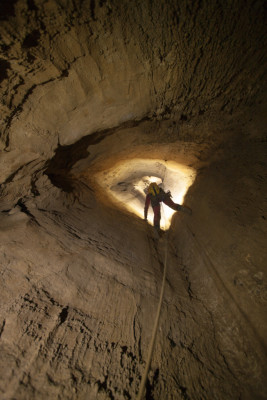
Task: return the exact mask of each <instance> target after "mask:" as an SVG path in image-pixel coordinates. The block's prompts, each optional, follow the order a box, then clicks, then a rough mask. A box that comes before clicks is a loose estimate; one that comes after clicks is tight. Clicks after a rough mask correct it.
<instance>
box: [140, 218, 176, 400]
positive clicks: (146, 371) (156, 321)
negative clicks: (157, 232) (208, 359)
mask: <svg viewBox="0 0 267 400" xmlns="http://www.w3.org/2000/svg"><path fill="white" fill-rule="evenodd" d="M163 212H164V211H163ZM167 235H168V234H167V233H166V234H165V255H164V270H163V277H162V284H161V291H160V298H159V303H158V309H157V313H156V317H155V322H154V327H153V331H152V337H151V340H150V344H149V348H148V357H147V362H146V368H145V370H144V373H143V376H142V380H141V384H140V388H139V392H138V395H137V398H136V400H142V398H143V394H144V390H145V385H146V381H147V376H148V372H149V368H150V363H151V359H152V353H153V350H154V344H155V339H156V334H157V330H158V325H159V317H160V311H161V306H162V301H163V294H164V288H165V282H166V272H167V255H168V240H167Z"/></svg>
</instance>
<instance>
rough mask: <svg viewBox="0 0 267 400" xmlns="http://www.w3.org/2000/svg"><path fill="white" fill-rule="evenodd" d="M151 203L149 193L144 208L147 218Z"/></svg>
mask: <svg viewBox="0 0 267 400" xmlns="http://www.w3.org/2000/svg"><path fill="white" fill-rule="evenodd" d="M149 204H150V195H149V194H147V195H146V202H145V208H144V218H145V219H147V211H148V207H149Z"/></svg>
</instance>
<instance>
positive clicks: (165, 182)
mask: <svg viewBox="0 0 267 400" xmlns="http://www.w3.org/2000/svg"><path fill="white" fill-rule="evenodd" d="M195 176H196V172H195V170H194V169H193V168H190V167H187V166H185V165H182V164H178V163H176V162H174V161H163V160H150V159H132V160H130V161H124V162H120V163H118V164H117V165H115V166H114V167H113V168H111V169H109V170H106V171H102V172H100V173H98V174H97V175H96V181H97V183H98V184H99V185H100V186H101V187H102V188H103V189H104V190H105V191H106V193H107V195H108V196H109V198H110V199H111V200H112V201H113V202H114V203H116V204H117V205H118V206H119V207H123V208H126V209H127V210H129V211H130V212H133V213H134V214H136V215H138V216H139V217H140V218H144V206H145V198H146V189H147V187H148V185H149V183H150V182H156V183H157V184H158V185H159V186H160V187H162V189H163V190H165V191H168V190H170V191H171V194H172V200H173V201H174V202H175V203H178V204H183V200H184V197H185V195H186V192H187V190H188V188H189V187H190V186H191V185H192V183H193V182H194V180H195ZM174 212H175V211H173V210H172V209H171V208H169V207H168V206H167V205H165V204H164V203H161V228H162V229H164V230H166V229H168V228H169V226H170V224H171V218H172V215H173V214H174ZM153 217H154V214H153V210H152V207H151V206H150V207H149V210H148V222H149V223H150V224H152V225H153Z"/></svg>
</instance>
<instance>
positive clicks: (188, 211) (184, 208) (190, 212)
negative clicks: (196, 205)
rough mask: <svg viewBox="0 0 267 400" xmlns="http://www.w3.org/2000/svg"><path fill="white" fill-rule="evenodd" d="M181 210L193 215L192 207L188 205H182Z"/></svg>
mask: <svg viewBox="0 0 267 400" xmlns="http://www.w3.org/2000/svg"><path fill="white" fill-rule="evenodd" d="M181 211H182V212H184V213H185V214H188V215H192V210H191V208H189V207H187V206H181Z"/></svg>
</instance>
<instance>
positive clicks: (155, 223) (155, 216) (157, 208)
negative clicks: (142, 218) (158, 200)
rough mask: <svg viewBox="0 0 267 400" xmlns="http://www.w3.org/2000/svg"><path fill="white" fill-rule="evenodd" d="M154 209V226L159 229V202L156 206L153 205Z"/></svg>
mask: <svg viewBox="0 0 267 400" xmlns="http://www.w3.org/2000/svg"><path fill="white" fill-rule="evenodd" d="M153 211H154V227H155V228H157V229H160V217H161V215H160V204H159V205H158V206H155V207H153Z"/></svg>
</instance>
